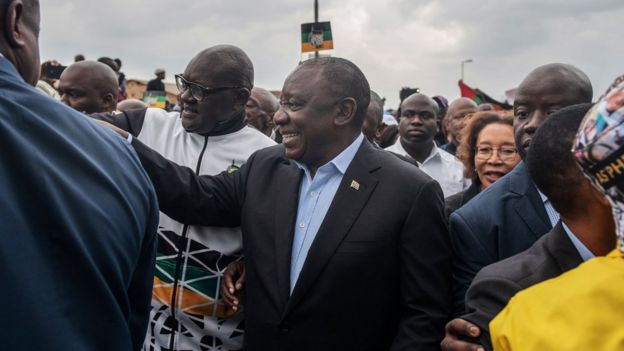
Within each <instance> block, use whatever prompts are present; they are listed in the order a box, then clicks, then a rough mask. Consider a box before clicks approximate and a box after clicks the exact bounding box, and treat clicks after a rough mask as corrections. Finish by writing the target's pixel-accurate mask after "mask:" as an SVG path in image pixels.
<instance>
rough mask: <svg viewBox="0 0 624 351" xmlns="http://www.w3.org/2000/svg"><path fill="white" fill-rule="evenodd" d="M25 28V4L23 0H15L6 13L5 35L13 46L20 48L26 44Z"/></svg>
mask: <svg viewBox="0 0 624 351" xmlns="http://www.w3.org/2000/svg"><path fill="white" fill-rule="evenodd" d="M24 28H25V26H24V4H23V3H22V1H21V0H14V1H12V2H11V3H10V4H9V6H8V8H7V10H6V12H5V14H4V35H5V37H6V39H7V41H8V43H9V45H11V47H14V48H20V47H23V46H25V45H26V41H25V40H24V34H23V30H24Z"/></svg>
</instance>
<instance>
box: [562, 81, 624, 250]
mask: <svg viewBox="0 0 624 351" xmlns="http://www.w3.org/2000/svg"><path fill="white" fill-rule="evenodd" d="M572 152H573V153H574V156H575V157H576V160H577V162H578V163H579V164H580V165H581V167H582V168H583V171H584V173H585V175H587V176H588V178H589V179H590V180H591V181H592V183H593V184H594V185H595V186H596V187H597V188H598V190H600V191H601V192H602V193H603V194H605V196H606V197H607V198H608V199H609V201H610V202H611V206H612V207H613V219H614V220H615V225H616V231H617V235H618V238H619V240H618V243H619V247H620V250H622V251H624V76H620V77H618V79H616V80H615V82H614V83H613V85H611V87H610V88H609V89H608V90H607V92H606V93H605V94H604V95H603V96H602V97H601V98H600V99H599V100H598V102H597V103H596V104H595V105H594V106H593V107H592V108H591V109H590V110H589V111H588V112H587V114H586V115H585V118H584V119H583V122H582V123H581V127H580V129H579V131H578V133H577V134H576V140H575V142H574V145H573V148H572Z"/></svg>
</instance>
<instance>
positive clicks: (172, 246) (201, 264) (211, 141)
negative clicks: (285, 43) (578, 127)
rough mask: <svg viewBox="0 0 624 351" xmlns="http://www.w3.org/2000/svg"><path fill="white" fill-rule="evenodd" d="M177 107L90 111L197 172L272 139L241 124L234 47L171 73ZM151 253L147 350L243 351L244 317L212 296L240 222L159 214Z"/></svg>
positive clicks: (217, 168)
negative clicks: (201, 222)
mask: <svg viewBox="0 0 624 351" xmlns="http://www.w3.org/2000/svg"><path fill="white" fill-rule="evenodd" d="M175 79H176V84H177V87H178V90H179V91H180V95H179V101H180V103H181V107H182V111H181V113H177V112H171V113H168V112H166V111H164V110H161V109H154V108H148V109H143V110H134V111H127V112H124V113H122V114H118V115H113V116H111V115H97V116H95V117H96V118H98V119H102V120H105V121H108V122H111V123H113V124H114V125H116V126H117V127H119V128H121V129H124V130H126V131H128V132H130V137H131V138H132V137H134V138H137V139H138V140H140V141H141V142H143V143H144V144H146V145H148V146H149V147H151V148H152V149H154V150H156V151H157V152H159V153H160V154H162V155H163V156H165V157H166V158H168V159H170V160H172V161H174V162H176V163H178V164H180V165H183V166H186V167H189V168H191V169H193V170H194V171H195V172H196V173H197V174H199V175H215V174H218V173H221V172H224V171H226V172H236V171H238V169H239V167H240V166H241V165H242V164H243V163H245V161H247V158H248V157H249V156H250V155H251V154H252V153H253V152H255V151H257V150H259V149H262V148H264V147H267V146H271V145H275V142H273V141H272V140H271V139H270V138H269V137H267V136H265V135H263V134H262V133H260V132H259V131H257V130H255V129H253V128H251V127H248V126H246V123H245V104H246V102H247V99H248V98H249V95H250V91H251V89H252V87H253V79H254V71H253V65H252V63H251V61H250V59H249V57H247V55H246V54H245V53H244V52H243V51H242V50H241V49H239V48H237V47H234V46H228V45H220V46H214V47H211V48H208V49H206V50H204V51H202V52H200V53H199V54H197V55H196V56H195V57H194V58H193V59H192V60H191V62H190V63H189V64H188V66H187V67H186V70H185V71H184V73H183V74H177V75H176V76H175ZM158 239H159V240H158V242H159V244H158V256H157V259H156V274H155V277H154V290H153V296H152V311H151V315H150V325H149V328H148V332H147V337H146V339H145V344H144V349H146V350H189V349H192V350H199V349H208V350H216V349H219V350H239V349H242V340H243V333H244V327H243V315H242V313H239V314H236V315H233V312H232V310H226V309H225V307H224V306H223V304H222V302H221V299H220V297H219V294H218V290H219V285H220V281H221V278H222V274H223V271H224V270H225V268H226V266H227V265H228V263H230V262H233V261H235V260H238V259H239V258H240V256H241V249H242V237H241V232H240V228H239V227H235V228H223V227H205V226H189V225H184V224H182V223H179V222H177V221H175V220H173V219H171V218H169V217H168V216H167V215H165V214H164V213H161V214H160V224H159V238H158Z"/></svg>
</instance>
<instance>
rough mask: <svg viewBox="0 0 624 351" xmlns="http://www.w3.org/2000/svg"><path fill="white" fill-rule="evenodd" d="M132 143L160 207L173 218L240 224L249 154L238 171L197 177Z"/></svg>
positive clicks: (191, 171)
mask: <svg viewBox="0 0 624 351" xmlns="http://www.w3.org/2000/svg"><path fill="white" fill-rule="evenodd" d="M132 146H133V147H134V149H135V150H136V152H137V154H138V155H139V159H140V160H141V164H142V165H143V168H145V170H146V171H147V174H148V176H149V177H150V179H151V181H152V184H153V185H154V188H155V189H156V194H157V195H158V204H159V206H160V210H161V211H162V212H164V213H165V214H166V215H167V216H169V217H171V218H173V219H174V220H176V221H179V222H182V223H186V224H193V225H203V226H223V227H237V226H240V217H241V208H242V204H243V201H244V195H245V183H246V178H247V173H248V170H249V167H250V164H251V163H252V162H253V158H254V156H253V155H252V156H251V158H250V159H249V161H248V163H247V164H246V165H243V166H242V167H241V169H240V171H238V172H234V173H226V172H223V173H221V174H218V175H215V176H198V175H197V174H195V172H194V171H193V170H192V169H190V168H188V167H183V166H180V165H178V164H176V163H174V162H172V161H169V160H167V159H166V158H164V157H163V156H162V155H160V154H159V153H157V152H156V151H154V150H152V149H150V148H149V147H148V146H146V145H145V144H143V143H142V142H141V141H139V140H137V139H133V140H132Z"/></svg>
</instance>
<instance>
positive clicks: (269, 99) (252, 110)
mask: <svg viewBox="0 0 624 351" xmlns="http://www.w3.org/2000/svg"><path fill="white" fill-rule="evenodd" d="M277 109H279V102H278V101H277V98H276V97H275V95H273V94H272V93H271V92H270V91H268V90H266V89H264V88H260V87H253V89H251V95H250V96H249V99H248V100H247V104H246V105H245V120H246V121H247V124H248V125H249V126H251V127H253V128H256V129H257V130H259V131H260V132H261V133H262V134H264V135H266V136H268V137H270V138H271V139H273V140H275V136H276V135H275V128H274V127H275V124H274V123H273V115H274V114H275V112H277Z"/></svg>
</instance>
